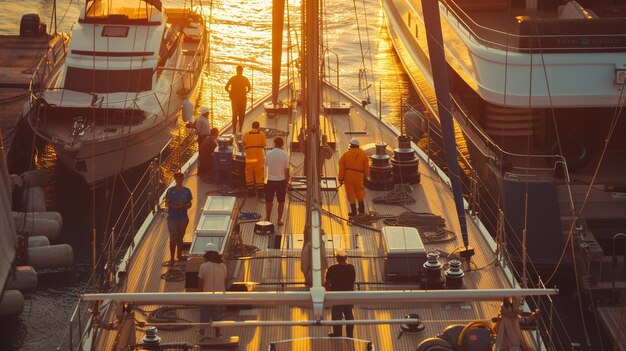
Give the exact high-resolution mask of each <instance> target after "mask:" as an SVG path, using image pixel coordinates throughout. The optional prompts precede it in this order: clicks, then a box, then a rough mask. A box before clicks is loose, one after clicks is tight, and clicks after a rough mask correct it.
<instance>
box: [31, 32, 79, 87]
mask: <svg viewBox="0 0 626 351" xmlns="http://www.w3.org/2000/svg"><path fill="white" fill-rule="evenodd" d="M50 42H52V43H53V45H51V46H49V47H48V50H47V51H46V53H45V54H44V55H43V56H42V57H41V59H40V60H39V62H38V63H37V66H35V69H34V70H33V74H32V76H31V79H30V83H29V89H30V92H31V96H32V97H34V95H33V93H34V92H36V91H39V90H40V89H42V88H43V85H44V84H45V82H46V80H47V79H48V77H49V75H50V73H51V72H52V71H53V70H54V68H55V67H56V66H57V65H58V64H59V63H60V62H62V60H63V58H64V57H65V56H66V55H67V49H68V45H69V36H67V35H66V34H62V33H56V34H54V38H53V39H50Z"/></svg>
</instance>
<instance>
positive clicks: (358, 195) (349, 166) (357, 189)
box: [339, 138, 370, 217]
mask: <svg viewBox="0 0 626 351" xmlns="http://www.w3.org/2000/svg"><path fill="white" fill-rule="evenodd" d="M359 145H360V143H359V139H357V138H352V139H351V140H350V148H349V149H348V151H346V153H345V154H343V155H342V156H341V158H340V159H339V182H342V183H343V184H344V185H345V187H346V194H347V195H348V202H349V203H350V210H351V212H350V213H348V216H350V217H352V216H355V215H356V214H357V208H356V202H357V201H358V202H359V213H365V203H364V202H363V200H364V199H365V178H366V177H369V176H370V163H369V158H368V157H367V155H366V154H365V151H363V150H361V149H360V148H359Z"/></svg>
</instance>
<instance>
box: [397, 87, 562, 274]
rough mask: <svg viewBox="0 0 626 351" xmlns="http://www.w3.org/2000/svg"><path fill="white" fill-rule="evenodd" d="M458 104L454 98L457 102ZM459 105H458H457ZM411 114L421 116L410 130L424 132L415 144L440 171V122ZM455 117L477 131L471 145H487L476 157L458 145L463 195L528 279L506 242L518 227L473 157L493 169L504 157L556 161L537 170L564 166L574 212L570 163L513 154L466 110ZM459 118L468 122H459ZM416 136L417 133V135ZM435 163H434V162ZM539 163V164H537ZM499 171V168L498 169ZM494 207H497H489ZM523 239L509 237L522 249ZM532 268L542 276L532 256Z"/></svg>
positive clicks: (502, 255) (502, 257)
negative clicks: (497, 142)
mask: <svg viewBox="0 0 626 351" xmlns="http://www.w3.org/2000/svg"><path fill="white" fill-rule="evenodd" d="M453 102H454V99H453ZM455 103H456V102H455ZM408 109H409V110H410V111H413V112H415V113H416V114H417V115H418V116H419V117H420V119H421V120H420V121H419V122H415V123H416V124H417V126H414V127H412V128H407V129H413V130H415V129H419V130H421V133H420V134H421V135H417V136H416V137H417V139H418V140H416V141H415V143H416V144H417V145H418V146H419V147H420V148H421V149H422V150H424V152H425V153H426V154H427V157H428V159H427V161H428V163H429V165H432V166H433V167H434V165H437V166H439V167H440V168H443V169H445V159H444V157H445V153H444V151H443V149H442V146H441V145H442V142H441V140H442V135H441V131H440V129H439V125H438V124H437V123H433V122H431V121H430V119H429V118H427V117H426V116H424V115H423V114H421V113H420V112H419V111H417V110H416V109H415V108H413V107H408ZM454 112H455V118H457V122H458V123H464V124H467V126H469V127H470V128H472V129H473V130H475V133H464V137H465V138H466V139H467V138H469V137H471V138H473V139H469V143H473V144H478V145H484V146H487V147H484V146H483V147H476V149H478V150H479V153H478V156H477V155H476V154H472V155H469V153H468V151H467V146H465V149H461V147H460V146H459V144H460V143H457V145H456V147H457V159H458V160H459V163H460V165H461V169H462V171H463V173H464V174H465V177H462V180H463V181H462V186H463V194H464V197H465V198H466V199H467V201H468V206H469V211H470V214H471V215H472V216H474V217H476V218H477V219H480V220H481V221H482V222H483V223H484V224H485V226H486V227H487V228H489V231H490V232H491V233H492V234H494V240H495V241H496V245H497V252H498V254H499V256H498V257H499V260H500V261H501V262H502V263H503V264H504V265H506V266H508V267H509V268H511V270H512V272H513V274H514V275H515V277H516V279H518V280H525V279H527V278H525V276H526V275H527V273H524V272H521V271H519V270H518V269H516V266H515V265H514V264H512V263H511V262H509V261H510V257H511V255H513V256H515V257H523V256H524V255H523V253H522V252H517V248H516V247H515V245H507V243H506V240H505V235H506V233H507V232H508V233H510V232H513V231H515V229H514V226H513V225H512V224H511V223H510V222H509V221H508V220H507V218H506V216H504V213H503V210H502V209H501V208H499V206H498V204H499V202H498V197H497V196H495V195H494V194H492V193H491V192H490V191H489V189H490V188H489V186H487V184H486V183H485V181H484V180H483V179H481V178H480V177H479V175H478V172H477V171H476V170H475V169H474V168H472V166H471V165H472V163H471V162H470V157H483V158H484V160H483V162H486V163H488V164H490V165H492V166H493V167H498V165H499V164H500V161H499V159H500V158H501V157H503V155H504V156H505V157H519V158H527V157H535V158H537V159H540V160H542V161H540V162H541V163H544V164H546V165H547V164H548V162H547V161H545V160H550V159H552V160H555V161H554V162H555V163H554V165H553V167H547V166H545V168H542V167H536V168H539V169H540V171H541V172H543V173H549V174H554V173H556V171H557V167H563V169H564V170H565V171H564V172H565V180H566V186H567V189H568V197H569V199H568V203H569V206H570V209H571V210H572V211H573V209H574V202H573V197H572V194H571V189H570V187H569V177H568V176H567V164H566V163H565V159H564V158H563V156H560V155H521V154H514V153H509V152H506V151H504V150H502V149H501V148H500V147H499V146H498V145H496V144H494V143H493V142H492V141H491V140H490V139H489V138H488V137H487V136H486V135H485V134H484V133H483V132H482V131H481V130H480V128H478V127H476V126H475V124H474V123H473V122H472V121H471V119H470V117H469V116H468V115H465V114H462V113H463V110H462V109H461V108H459V106H458V105H456V106H455V111H454ZM459 118H461V119H464V120H462V121H459ZM406 123H407V125H408V124H409V123H414V122H413V121H409V120H407V121H406ZM414 133H415V132H414ZM484 149H488V150H496V152H492V154H487V153H486V152H485V151H484ZM471 161H472V162H477V163H481V161H480V160H475V159H474V160H471ZM431 162H432V163H431ZM534 163H539V162H534ZM496 169H498V168H496ZM531 170H532V171H536V170H535V169H533V168H530V169H529V170H525V172H524V173H523V174H522V175H524V174H525V173H530V172H531ZM489 204H493V205H495V206H492V205H489ZM520 238H521V236H511V235H509V236H508V238H507V239H509V240H513V241H514V242H516V244H518V246H519V247H522V243H521V239H520ZM526 259H527V263H528V266H530V270H529V272H528V273H530V274H531V275H533V276H539V273H538V272H537V270H536V269H535V266H534V265H533V262H532V260H531V259H530V258H529V257H526Z"/></svg>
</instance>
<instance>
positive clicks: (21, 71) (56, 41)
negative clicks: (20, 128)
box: [0, 34, 68, 151]
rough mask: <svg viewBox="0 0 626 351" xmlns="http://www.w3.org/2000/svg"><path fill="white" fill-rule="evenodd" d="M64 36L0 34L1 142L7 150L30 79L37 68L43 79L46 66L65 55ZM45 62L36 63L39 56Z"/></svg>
mask: <svg viewBox="0 0 626 351" xmlns="http://www.w3.org/2000/svg"><path fill="white" fill-rule="evenodd" d="M67 40H68V38H67V36H66V35H63V34H56V35H50V36H48V35H42V36H19V35H3V36H0V128H1V129H2V142H3V144H4V145H5V148H6V149H7V150H9V151H10V147H11V144H12V142H13V137H14V134H15V130H16V128H17V125H18V122H19V120H20V118H21V117H22V114H23V111H24V103H26V102H27V101H28V95H29V90H30V82H31V79H32V78H33V74H34V73H35V72H36V71H37V69H38V67H40V74H41V78H43V79H45V73H47V68H46V67H44V66H47V67H52V65H53V63H54V62H56V61H57V60H59V59H61V58H62V57H63V56H64V53H65V48H66V43H67ZM44 58H45V61H44V64H43V65H42V66H39V63H40V62H41V61H42V59H44Z"/></svg>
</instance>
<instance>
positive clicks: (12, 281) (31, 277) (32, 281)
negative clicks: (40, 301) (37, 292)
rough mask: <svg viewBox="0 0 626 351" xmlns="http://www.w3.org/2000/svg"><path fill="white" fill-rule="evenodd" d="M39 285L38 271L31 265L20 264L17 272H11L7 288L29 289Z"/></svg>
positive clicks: (16, 269)
mask: <svg viewBox="0 0 626 351" xmlns="http://www.w3.org/2000/svg"><path fill="white" fill-rule="evenodd" d="M36 287H37V272H36V271H35V268H33V267H31V266H18V267H17V268H15V273H14V274H13V273H9V277H8V278H7V283H6V286H5V289H7V290H29V289H34V288H36Z"/></svg>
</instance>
